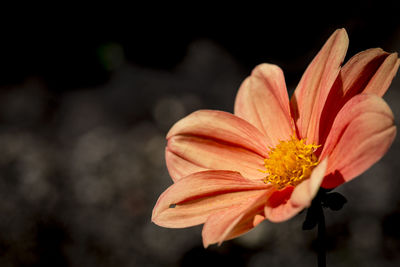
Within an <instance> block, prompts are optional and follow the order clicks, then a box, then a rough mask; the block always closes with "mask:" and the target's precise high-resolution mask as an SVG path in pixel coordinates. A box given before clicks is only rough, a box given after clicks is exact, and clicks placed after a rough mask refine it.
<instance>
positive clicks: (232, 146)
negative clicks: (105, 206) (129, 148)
mask: <svg viewBox="0 0 400 267" xmlns="http://www.w3.org/2000/svg"><path fill="white" fill-rule="evenodd" d="M167 139H169V142H168V148H167V151H169V152H171V153H166V157H167V159H166V160H167V163H168V165H167V166H168V169H169V171H170V174H171V176H172V178H173V179H174V180H178V179H180V178H181V177H184V176H185V175H188V174H190V173H191V172H190V171H191V170H190V169H193V170H196V169H201V168H202V169H226V170H235V171H242V172H244V173H247V172H246V171H245V169H243V168H236V167H235V165H237V166H239V167H240V166H242V167H243V166H244V165H248V166H250V169H249V170H248V171H249V172H251V173H253V174H257V175H260V174H261V172H258V171H257V168H261V167H260V166H261V165H260V164H262V163H263V159H264V158H265V157H266V155H267V147H268V146H269V145H270V143H269V142H268V141H267V138H266V137H265V136H264V135H263V134H262V133H261V132H260V131H258V130H257V128H255V127H254V126H253V125H251V124H250V123H248V122H246V121H245V120H243V119H241V118H239V117H237V116H234V115H232V114H230V113H227V112H223V111H214V110H200V111H197V112H194V113H192V114H190V115H189V116H187V117H185V118H183V119H182V120H180V121H178V122H177V123H176V124H175V125H174V126H173V127H172V128H171V130H170V131H169V133H168V134H167ZM191 142H193V143H192V144H191ZM196 149H199V150H198V151H196ZM235 153H237V155H235ZM221 155H225V156H227V158H222V157H221ZM245 155H246V156H245ZM171 156H172V157H171ZM240 156H245V158H244V160H245V161H246V160H247V159H251V160H255V161H254V162H253V163H252V164H250V163H249V162H244V163H239V162H238V161H237V159H238V157H240ZM228 157H229V158H228ZM178 158H179V159H178ZM210 159H213V160H210ZM258 159H260V161H258ZM184 161H188V162H184ZM228 162H229V166H227V163H228ZM187 166H191V167H190V169H188V168H187ZM255 166H258V167H255Z"/></svg>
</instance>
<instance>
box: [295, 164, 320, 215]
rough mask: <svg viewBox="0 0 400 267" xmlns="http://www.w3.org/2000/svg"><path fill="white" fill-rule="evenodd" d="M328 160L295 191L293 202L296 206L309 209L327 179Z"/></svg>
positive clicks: (316, 168)
mask: <svg viewBox="0 0 400 267" xmlns="http://www.w3.org/2000/svg"><path fill="white" fill-rule="evenodd" d="M327 166H328V158H325V159H324V160H322V161H321V162H320V163H319V164H318V166H317V167H315V169H314V170H313V172H312V173H311V176H310V178H309V179H307V180H305V181H303V182H302V183H301V184H299V185H298V186H296V188H295V189H294V190H293V194H292V197H291V201H292V203H293V205H294V206H296V207H297V206H302V207H308V206H310V205H311V201H312V200H313V199H314V197H315V196H316V194H317V193H318V190H319V188H320V186H321V183H322V180H323V179H324V177H325V173H326V168H327Z"/></svg>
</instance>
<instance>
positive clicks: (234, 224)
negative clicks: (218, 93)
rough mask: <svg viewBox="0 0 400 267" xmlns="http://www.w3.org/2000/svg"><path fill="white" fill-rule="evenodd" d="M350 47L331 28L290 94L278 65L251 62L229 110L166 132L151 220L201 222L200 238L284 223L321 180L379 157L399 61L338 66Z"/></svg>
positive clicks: (372, 56) (375, 53)
mask: <svg viewBox="0 0 400 267" xmlns="http://www.w3.org/2000/svg"><path fill="white" fill-rule="evenodd" d="M347 46H348V37H347V33H346V31H345V30H344V29H339V30H336V31H335V32H334V33H333V34H332V35H331V37H330V38H329V39H328V41H327V42H326V43H325V45H324V46H323V47H322V49H321V51H320V52H319V53H318V55H317V56H316V57H315V58H314V60H313V61H312V62H311V64H310V65H309V66H308V68H307V70H306V71H305V73H304V75H303V77H302V79H301V80H300V83H299V85H298V86H297V88H296V90H295V92H294V94H293V96H292V97H291V99H290V101H289V97H288V93H287V89H286V84H285V80H284V76H283V72H282V70H281V69H280V68H279V67H278V66H276V65H271V64H262V65H259V66H257V67H256V68H255V69H254V70H253V72H252V74H251V75H250V77H248V78H247V79H246V80H245V81H244V82H243V83H242V85H241V87H240V88H239V91H238V94H237V96H236V102H235V108H234V115H233V114H230V113H227V112H223V111H215V110H200V111H197V112H194V113H192V114H190V115H189V116H187V117H185V118H183V119H182V120H180V121H178V122H177V123H176V124H175V125H174V126H173V127H172V128H171V130H170V131H169V133H168V134H167V140H168V145H167V147H166V150H165V155H166V163H167V167H168V171H169V173H170V175H171V177H172V179H173V181H174V184H173V185H172V186H170V187H169V188H168V189H167V190H166V191H165V192H164V193H163V194H162V195H161V196H160V198H159V199H158V201H157V204H156V206H155V207H154V210H153V216H152V220H153V222H154V223H156V224H158V225H160V226H164V227H171V228H181V227H189V226H193V225H197V224H203V223H204V227H203V243H204V246H205V247H207V246H208V245H209V244H213V243H222V242H223V241H224V240H228V239H231V238H234V237H237V236H239V235H241V234H244V233H246V232H247V231H249V230H251V229H252V228H253V227H255V226H256V225H257V224H258V223H260V222H261V221H263V220H265V219H267V220H270V221H273V222H280V221H284V220H287V219H289V218H291V217H293V216H294V215H296V214H297V213H298V212H299V211H301V210H302V209H304V208H305V207H308V206H309V205H310V203H311V201H312V199H313V198H314V196H315V195H316V193H317V191H318V189H319V188H320V186H322V187H324V188H335V187H337V186H339V185H341V184H343V183H345V182H347V181H350V180H352V179H353V178H355V177H356V176H358V175H360V174H361V173H362V172H364V171H365V170H367V169H368V168H369V167H370V166H371V165H372V164H374V163H375V162H376V161H378V160H379V159H380V158H381V157H382V156H383V155H384V154H385V153H386V151H387V150H388V149H389V147H390V145H391V143H392V141H393V140H394V137H395V135H396V127H395V126H394V123H393V114H392V112H391V110H390V108H389V107H388V105H387V104H386V103H385V101H384V100H383V99H382V96H383V94H384V93H385V92H386V91H387V89H388V87H389V85H390V83H391V81H392V79H393V77H394V76H395V74H396V72H397V69H398V67H399V64H400V60H399V59H398V57H397V53H393V54H389V53H387V52H385V51H383V50H382V49H379V48H375V49H369V50H366V51H363V52H360V53H359V54H357V55H355V56H354V57H352V58H351V59H350V60H349V61H348V62H347V63H346V64H345V65H344V66H343V67H341V64H342V62H343V60H344V57H345V54H346V51H347Z"/></svg>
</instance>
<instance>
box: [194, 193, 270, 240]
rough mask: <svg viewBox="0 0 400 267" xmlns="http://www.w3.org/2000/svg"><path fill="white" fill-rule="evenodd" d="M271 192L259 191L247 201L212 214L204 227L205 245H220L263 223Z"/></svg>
mask: <svg viewBox="0 0 400 267" xmlns="http://www.w3.org/2000/svg"><path fill="white" fill-rule="evenodd" d="M268 194H269V192H268V191H259V192H258V194H256V195H254V196H253V197H252V198H249V199H248V200H247V201H245V202H242V203H240V204H238V205H235V206H232V207H230V208H229V209H226V210H222V211H220V212H216V213H214V214H212V215H211V216H210V217H209V218H208V219H207V221H206V223H205V224H204V227H203V232H202V236H203V245H204V247H208V246H209V245H210V244H214V243H218V244H219V245H220V244H221V243H222V242H223V241H225V240H229V239H232V238H235V237H237V236H239V235H242V234H244V233H246V232H248V231H249V230H251V229H253V227H255V226H256V224H258V223H260V222H261V220H262V219H261V218H264V217H263V216H262V215H260V214H262V213H263V207H264V205H265V202H266V200H267V196H268ZM260 219H261V220H260Z"/></svg>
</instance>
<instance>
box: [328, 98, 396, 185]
mask: <svg viewBox="0 0 400 267" xmlns="http://www.w3.org/2000/svg"><path fill="white" fill-rule="evenodd" d="M393 123H394V122H393V114H392V111H391V110H390V108H389V106H388V105H387V104H386V103H385V101H384V100H383V99H382V98H380V97H378V96H376V95H368V94H361V95H357V96H355V97H353V98H352V99H351V100H350V101H349V102H347V103H346V105H345V106H344V107H343V108H342V110H341V111H340V112H339V113H338V115H337V117H336V119H335V121H334V123H333V126H332V129H331V131H330V133H329V135H328V137H327V140H326V144H325V146H324V149H323V151H322V154H321V158H324V157H325V156H329V162H328V169H327V172H326V173H327V174H328V175H327V176H326V177H325V179H324V181H323V183H322V187H324V188H334V187H336V186H339V185H340V184H341V183H343V182H345V181H349V180H351V179H353V178H354V177H356V176H358V175H360V174H361V173H362V172H364V171H365V170H367V169H368V168H369V167H371V166H372V165H373V164H374V163H375V162H377V161H378V160H379V159H380V158H381V157H382V156H383V155H384V154H385V153H386V151H387V150H388V149H389V147H390V145H391V144H392V142H393V140H394V137H395V135H396V127H395V126H394V124H393Z"/></svg>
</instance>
